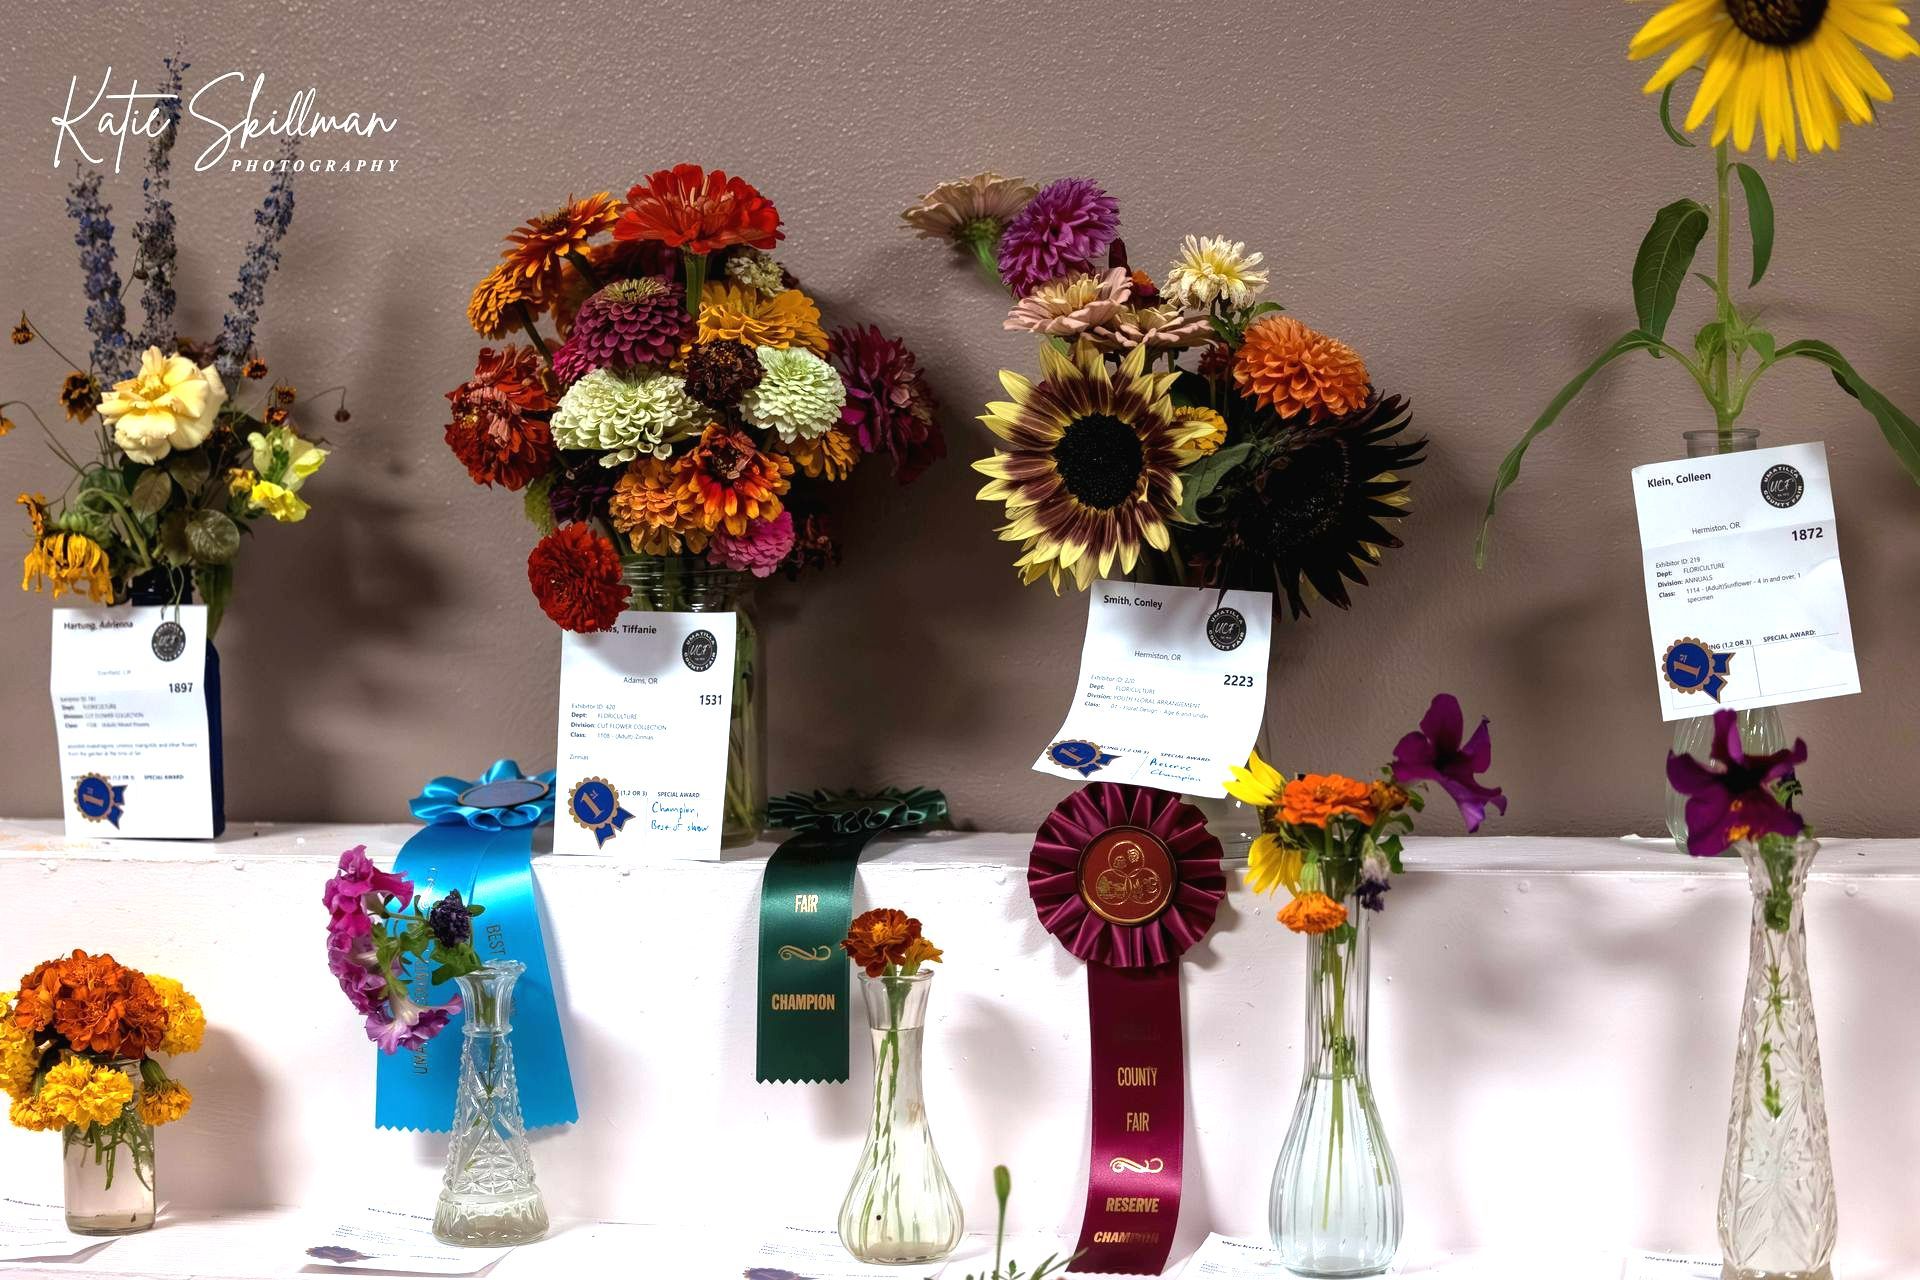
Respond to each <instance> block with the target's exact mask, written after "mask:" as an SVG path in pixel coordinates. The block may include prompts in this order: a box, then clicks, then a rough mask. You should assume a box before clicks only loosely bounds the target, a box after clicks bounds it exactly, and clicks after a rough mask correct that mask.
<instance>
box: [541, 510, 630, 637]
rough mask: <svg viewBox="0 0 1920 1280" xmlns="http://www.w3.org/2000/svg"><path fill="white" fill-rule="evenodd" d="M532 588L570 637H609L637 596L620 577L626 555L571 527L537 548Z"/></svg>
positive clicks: (585, 528) (589, 529)
mask: <svg viewBox="0 0 1920 1280" xmlns="http://www.w3.org/2000/svg"><path fill="white" fill-rule="evenodd" d="M527 582H528V584H529V585H530V586H532V588H533V595H534V599H536V600H538V601H539V602H540V608H541V609H542V610H544V611H545V613H546V615H547V616H548V617H549V618H552V619H553V620H554V621H555V622H557V623H559V624H560V625H561V626H562V627H565V628H566V629H567V630H569V631H606V630H609V629H611V628H612V626H613V624H614V621H615V620H616V619H617V618H619V616H620V614H621V612H622V611H624V610H625V609H626V607H627V601H628V600H629V599H630V598H631V596H632V592H631V591H630V590H629V589H628V587H627V585H626V583H625V582H624V581H622V579H621V577H620V552H619V551H618V550H617V549H615V547H614V545H613V543H611V542H609V541H608V540H607V539H605V538H603V537H601V536H600V535H599V534H597V533H595V532H594V531H593V526H591V525H586V524H570V525H564V526H562V527H561V528H558V529H555V530H554V531H553V532H552V533H550V534H548V535H547V536H546V537H544V538H542V539H540V541H539V542H538V543H536V544H534V548H533V551H532V553H531V554H529V555H528V556H527Z"/></svg>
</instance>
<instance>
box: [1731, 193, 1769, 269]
mask: <svg viewBox="0 0 1920 1280" xmlns="http://www.w3.org/2000/svg"><path fill="white" fill-rule="evenodd" d="M1733 170H1734V172H1735V173H1737V174H1739V175H1740V185H1741V186H1742V187H1744V188H1745V189H1746V192H1747V229H1748V230H1749V231H1751V232H1753V279H1751V280H1749V281H1747V288H1749V289H1751V288H1753V286H1754V285H1757V284H1759V283H1760V277H1761V276H1763V275H1765V274H1767V264H1768V263H1769V262H1771V261H1773V197H1772V196H1770V195H1768V194H1767V183H1766V180H1765V179H1764V178H1762V177H1761V176H1760V171H1759V170H1758V169H1756V168H1754V167H1753V166H1752V165H1750V164H1737V163H1736V164H1735V165H1734V166H1733Z"/></svg>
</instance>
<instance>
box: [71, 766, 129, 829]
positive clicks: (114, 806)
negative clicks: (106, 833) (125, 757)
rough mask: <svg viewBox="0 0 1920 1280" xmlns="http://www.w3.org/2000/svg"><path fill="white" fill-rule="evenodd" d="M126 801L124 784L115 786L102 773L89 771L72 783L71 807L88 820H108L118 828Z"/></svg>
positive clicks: (124, 810)
mask: <svg viewBox="0 0 1920 1280" xmlns="http://www.w3.org/2000/svg"><path fill="white" fill-rule="evenodd" d="M126 802H127V788H126V786H125V784H121V785H119V786H116V785H114V784H113V783H112V782H110V781H108V780H107V776H106V775H105V774H103V773H90V774H88V775H87V776H86V777H84V778H82V779H80V781H79V782H77V783H75V784H74V788H73V807H74V808H75V809H77V810H78V811H79V813H80V816H81V817H83V818H85V819H86V820H87V821H88V822H108V823H112V824H113V826H114V827H115V828H118V827H119V825H120V815H121V814H123V813H125V812H126Z"/></svg>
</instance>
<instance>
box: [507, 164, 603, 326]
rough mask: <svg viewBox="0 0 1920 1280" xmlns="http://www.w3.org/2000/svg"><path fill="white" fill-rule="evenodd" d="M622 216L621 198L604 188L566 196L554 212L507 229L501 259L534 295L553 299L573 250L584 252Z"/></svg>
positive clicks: (522, 285)
mask: <svg viewBox="0 0 1920 1280" xmlns="http://www.w3.org/2000/svg"><path fill="white" fill-rule="evenodd" d="M619 220H620V202H619V201H618V200H615V199H614V198H613V195H612V193H611V192H606V191H601V192H598V193H596V194H594V195H590V196H588V197H587V198H586V199H584V200H576V199H574V198H573V197H572V196H568V197H567V202H566V204H564V205H562V206H561V207H560V208H558V209H556V210H554V211H553V212H552V213H543V214H541V215H540V216H538V217H535V218H529V219H527V220H526V221H525V222H523V223H521V224H520V225H519V226H518V227H515V228H514V229H513V230H512V231H509V232H508V233H507V248H506V249H505V250H504V251H503V252H502V253H501V254H500V260H501V262H502V264H504V265H505V266H506V268H507V270H508V271H510V272H511V273H512V274H513V275H514V276H515V277H516V278H517V279H518V280H519V281H520V282H521V287H522V288H524V289H526V290H527V291H528V292H529V293H530V294H532V295H533V296H534V297H535V298H538V299H540V300H542V301H548V300H551V299H552V297H553V296H554V294H555V292H556V291H557V290H558V288H559V285H560V268H561V265H562V264H563V263H565V262H566V261H567V260H568V255H570V254H576V253H577V254H583V255H584V253H585V251H586V248H587V241H589V240H591V239H593V238H594V237H595V236H597V235H599V234H600V233H601V232H602V231H608V230H611V229H612V228H613V224H614V223H616V222H618V221H619Z"/></svg>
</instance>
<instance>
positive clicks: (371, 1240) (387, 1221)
mask: <svg viewBox="0 0 1920 1280" xmlns="http://www.w3.org/2000/svg"><path fill="white" fill-rule="evenodd" d="M303 1230H306V1231H309V1232H310V1233H312V1232H313V1228H303ZM316 1234H318V1235H319V1236H320V1238H321V1240H322V1241H323V1243H319V1244H308V1245H305V1246H303V1248H302V1253H303V1254H304V1256H305V1261H306V1263H307V1265H308V1267H309V1268H312V1267H313V1266H314V1264H316V1263H317V1264H320V1266H321V1267H323V1268H324V1269H326V1270H335V1269H344V1270H347V1271H386V1272H392V1273H396V1274H399V1275H408V1276H472V1275H479V1274H480V1273H481V1272H482V1271H485V1270H486V1269H487V1268H489V1267H491V1266H492V1265H493V1264H494V1263H496V1262H498V1261H500V1259H502V1258H504V1257H506V1256H507V1255H508V1254H509V1253H512V1252H513V1250H512V1248H511V1247H501V1248H470V1247H467V1246H463V1245H452V1244H443V1243H441V1242H440V1241H439V1240H437V1239H435V1238H434V1234H433V1221H432V1219H430V1218H423V1217H420V1216H418V1215H415V1214H405V1213H396V1212H394V1211H393V1210H391V1209H368V1210H366V1212H365V1215H364V1217H362V1218H359V1219H357V1220H355V1221H353V1222H344V1223H340V1224H338V1225H336V1226H334V1227H332V1228H331V1229H325V1228H321V1229H320V1230H319V1231H318V1232H317V1233H316Z"/></svg>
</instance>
